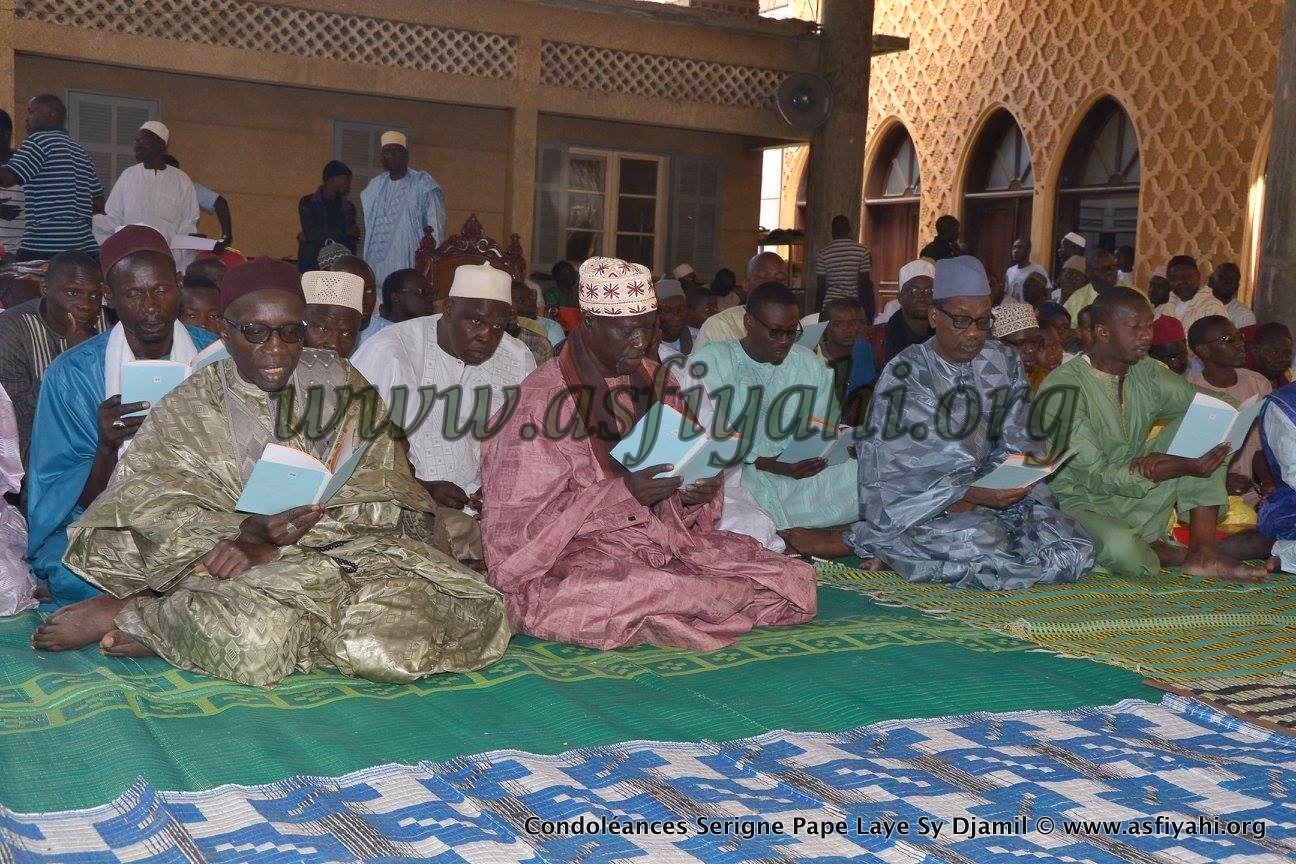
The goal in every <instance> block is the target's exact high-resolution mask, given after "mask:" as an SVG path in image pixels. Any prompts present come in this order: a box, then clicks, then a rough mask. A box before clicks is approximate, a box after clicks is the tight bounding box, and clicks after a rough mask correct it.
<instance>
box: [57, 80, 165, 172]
mask: <svg viewBox="0 0 1296 864" xmlns="http://www.w3.org/2000/svg"><path fill="white" fill-rule="evenodd" d="M67 108H68V133H69V134H70V135H71V136H72V137H73V138H75V139H76V140H77V141H78V142H80V144H81V146H82V147H84V148H85V149H86V152H87V153H89V154H90V159H91V161H92V162H94V166H95V171H96V173H98V174H99V182H100V183H102V184H103V187H104V190H105V191H110V190H111V188H112V185H113V183H115V182H117V178H118V177H119V176H120V175H121V172H123V171H125V170H126V169H127V168H129V167H130V166H131V165H134V164H135V133H137V132H138V131H139V127H140V126H142V125H144V123H145V122H147V121H149V120H156V119H157V118H158V117H159V116H160V115H161V111H160V110H159V105H158V102H157V100H156V99H137V98H134V97H130V96H113V95H109V94H106V93H90V92H87V91H84V90H69V91H68V93H67Z"/></svg>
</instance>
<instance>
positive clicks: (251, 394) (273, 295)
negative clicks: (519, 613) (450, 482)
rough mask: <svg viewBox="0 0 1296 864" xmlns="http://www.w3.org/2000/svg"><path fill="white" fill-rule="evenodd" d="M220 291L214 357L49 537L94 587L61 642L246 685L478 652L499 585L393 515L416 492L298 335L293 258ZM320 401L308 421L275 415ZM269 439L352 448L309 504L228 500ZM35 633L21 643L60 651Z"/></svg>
mask: <svg viewBox="0 0 1296 864" xmlns="http://www.w3.org/2000/svg"><path fill="white" fill-rule="evenodd" d="M285 268H286V269H285ZM243 270H251V271H252V272H251V273H240V271H243ZM231 283H233V284H234V286H235V288H234V289H231ZM222 289H223V298H224V299H225V300H226V301H228V302H226V304H225V310H224V317H225V322H224V332H223V334H222V338H223V340H224V342H225V346H226V348H227V349H228V351H229V355H230V356H229V358H227V359H223V360H219V361H216V362H214V363H212V364H210V365H208V366H206V367H204V368H203V369H201V370H200V371H199V372H197V373H195V374H194V375H193V376H192V377H191V378H189V379H188V380H187V381H185V382H184V383H183V384H181V385H180V386H178V387H177V388H176V389H175V390H173V391H171V393H169V394H168V396H167V398H166V399H165V400H164V401H163V402H161V403H160V404H159V405H157V406H155V407H154V409H153V412H152V413H151V414H150V416H149V422H148V423H147V424H145V425H144V427H143V428H142V430H141V431H140V433H139V434H138V435H137V436H136V438H135V441H134V443H133V444H132V445H131V448H130V450H129V451H127V453H126V456H125V457H124V460H123V464H122V466H121V467H122V470H121V471H119V472H118V474H117V476H116V483H115V484H114V485H113V486H112V487H110V489H109V490H108V491H106V492H105V493H104V494H103V495H101V496H100V497H99V498H98V499H97V500H96V501H95V503H94V505H92V506H91V507H90V508H89V509H88V510H87V511H86V513H85V515H84V516H83V517H82V519H81V520H80V521H79V522H78V523H77V524H76V525H75V526H74V527H73V528H72V529H71V530H70V532H69V543H68V552H67V561H68V562H69V564H70V565H71V566H72V567H74V568H75V569H76V570H77V572H79V573H83V574H85V576H86V577H87V578H88V579H90V580H91V581H93V582H94V583H95V584H97V585H99V586H100V587H102V588H103V589H104V590H105V592H107V593H105V594H103V595H101V596H100V597H97V598H94V599H93V600H90V601H86V602H85V603H83V604H80V606H81V610H80V612H79V613H78V614H80V615H81V621H82V626H81V628H80V629H79V631H78V633H77V635H78V636H79V639H78V640H77V641H79V642H80V644H81V645H86V644H91V643H93V642H98V643H99V647H100V650H101V651H103V652H104V653H105V654H109V655H113V656H127V657H142V656H149V655H153V654H156V655H158V656H160V657H162V658H163V659H165V660H167V661H169V662H170V663H172V664H174V665H176V666H180V667H182V668H185V669H189V670H193V671H197V672H201V673H203V674H206V675H212V676H215V677H219V678H226V679H229V680H232V681H237V682H239V683H242V684H248V685H253V686H260V687H268V686H271V685H273V684H275V683H277V682H278V681H279V680H281V679H282V678H283V677H284V676H286V675H288V674H289V673H291V672H293V671H299V670H301V671H304V670H307V669H310V668H312V667H314V666H318V665H331V666H335V667H337V668H338V669H339V670H340V671H341V672H343V673H344V674H347V675H351V676H355V677H362V678H369V679H371V680H378V681H386V682H407V681H412V680H414V679H416V678H420V677H422V676H424V675H429V674H432V673H434V672H440V671H451V670H456V671H469V670H473V669H477V668H479V667H481V666H483V665H485V664H487V663H490V662H492V661H494V660H495V659H496V658H498V657H499V656H500V654H501V653H502V652H503V650H504V646H505V645H506V644H507V642H508V636H509V630H508V624H507V621H506V619H505V611H504V604H503V598H502V597H501V596H500V595H499V593H498V592H496V591H495V590H494V589H492V588H490V587H488V586H486V585H484V584H482V583H481V582H480V581H479V580H478V579H477V578H475V576H474V575H473V574H472V573H471V572H469V571H468V570H467V569H465V568H463V567H462V566H460V565H459V564H457V563H456V562H454V561H452V560H450V559H449V558H447V557H445V556H443V555H441V554H439V553H437V552H436V551H435V550H433V549H432V548H431V547H429V546H426V545H425V544H423V543H420V542H417V541H414V540H410V539H406V538H404V537H403V536H402V534H401V530H400V526H401V524H402V521H403V519H402V514H405V513H424V512H426V511H428V510H430V509H431V501H430V500H429V498H428V495H427V493H426V492H425V491H424V490H423V489H422V488H421V487H420V486H419V485H418V483H417V482H416V481H415V480H414V478H413V476H412V474H411V472H410V468H409V463H408V461H407V460H406V457H405V454H404V452H403V450H402V448H401V446H400V445H399V444H398V442H397V441H395V440H394V439H393V438H392V437H391V436H390V435H387V434H381V433H380V434H378V435H377V436H376V437H374V438H373V440H372V443H370V444H368V445H363V444H362V435H363V434H364V433H363V427H362V424H361V415H362V414H363V413H365V412H367V411H369V410H371V409H372V404H373V403H372V399H371V398H366V397H365V396H363V395H359V394H363V393H364V391H366V390H368V389H369V388H368V383H367V382H366V381H365V380H364V378H363V377H362V376H361V375H360V374H359V373H358V372H357V371H356V370H355V368H354V367H352V366H351V365H350V363H348V362H347V361H346V360H344V359H342V358H340V357H338V355H337V354H336V353H335V352H333V351H323V350H317V349H312V348H306V347H304V345H303V340H304V338H305V335H306V327H305V325H304V324H303V323H302V315H303V312H304V308H305V303H304V298H303V297H302V289H301V287H300V285H299V284H298V281H297V272H296V268H294V267H292V266H290V265H286V264H284V263H283V262H281V261H269V259H257V260H254V261H251V262H248V263H247V264H243V265H241V266H239V267H236V268H234V269H232V270H230V272H229V274H228V275H227V276H226V278H225V281H224V283H223V286H222ZM290 388H291V389H290ZM370 392H371V393H372V391H370ZM348 393H349V394H356V396H355V398H350V399H346V400H343V398H342V395H343V394H348ZM312 394H315V395H314V396H313V397H312ZM321 396H322V397H323V399H324V400H325V403H326V404H325V411H324V414H323V420H324V422H322V423H311V422H306V423H304V424H294V423H291V422H287V418H284V417H281V416H280V412H281V411H283V410H285V409H286V408H289V407H290V408H291V410H292V412H293V414H292V416H293V417H294V418H301V417H302V416H303V415H304V414H305V413H307V405H308V400H309V399H311V398H314V399H319V398H320V397H321ZM335 415H339V416H335ZM330 421H332V422H330ZM294 426H295V429H294ZM281 434H282V435H286V437H281ZM270 444H276V445H278V446H279V447H281V448H284V449H289V448H291V449H292V450H296V451H298V454H297V456H298V459H299V460H300V465H301V466H302V470H303V471H309V470H310V469H309V468H308V467H306V466H307V465H309V463H310V461H311V459H315V460H318V461H319V462H320V463H323V464H324V465H327V466H328V467H329V468H330V469H331V470H337V469H338V468H339V463H341V462H343V461H344V460H346V454H349V453H354V452H356V451H357V449H358V450H359V453H360V456H359V462H358V464H357V465H356V466H355V468H354V470H353V471H351V472H350V473H349V475H345V481H344V483H343V485H342V486H341V488H340V489H338V490H336V492H334V494H332V496H331V497H329V498H328V499H327V500H326V501H321V502H320V503H315V504H306V505H303V506H298V507H290V508H288V509H285V510H283V511H282V512H278V513H273V514H271V515H248V513H247V512H237V511H236V509H235V508H236V506H237V504H236V502H238V501H239V499H240V496H241V495H242V493H243V491H244V488H245V486H246V484H247V483H248V480H249V478H250V477H251V475H252V472H253V470H254V468H255V466H256V465H257V464H258V462H259V461H260V459H261V457H262V455H263V453H265V451H266V449H267V446H268V445H270ZM360 448H362V449H360ZM291 486H292V484H291V483H290V481H289V480H288V479H283V480H281V481H280V490H282V489H284V488H285V487H287V488H291ZM298 491H299V492H301V491H304V490H298ZM306 497H307V500H309V497H310V496H309V493H307V495H306ZM298 500H300V498H299V499H298ZM245 509H255V508H252V507H246V508H245ZM74 609H76V607H69V609H68V610H67V611H68V613H69V616H70V615H71V614H72V613H73V610H74ZM48 636H49V634H45V633H42V632H40V631H38V633H37V634H36V637H35V638H34V640H33V641H34V643H35V644H36V647H38V648H49V649H57V648H69V647H71V648H74V647H80V646H79V645H77V644H75V643H74V644H70V645H69V644H61V643H56V642H55V640H53V639H51V638H47V637H48Z"/></svg>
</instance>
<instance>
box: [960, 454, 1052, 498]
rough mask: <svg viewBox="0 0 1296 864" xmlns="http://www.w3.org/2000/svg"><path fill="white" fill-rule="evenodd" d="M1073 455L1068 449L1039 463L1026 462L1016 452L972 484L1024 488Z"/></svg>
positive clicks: (989, 486) (989, 487) (984, 487)
mask: <svg viewBox="0 0 1296 864" xmlns="http://www.w3.org/2000/svg"><path fill="white" fill-rule="evenodd" d="M1074 455H1075V451H1074V450H1068V451H1066V452H1065V453H1063V454H1062V455H1061V456H1059V457H1057V458H1056V459H1054V460H1053V461H1051V462H1046V463H1043V464H1039V463H1036V462H1034V461H1031V462H1028V461H1027V460H1026V457H1025V456H1023V455H1022V454H1020V453H1018V454H1016V455H1014V456H1009V457H1008V458H1007V459H1005V460H1004V461H1003V462H1002V463H1000V465H999V466H998V467H997V468H995V469H994V470H993V471H991V472H990V473H989V474H987V475H985V476H984V477H979V478H977V481H976V482H975V483H973V484H972V485H973V486H975V487H977V488H978V489H1024V488H1026V487H1027V486H1032V485H1034V484H1036V483H1038V482H1039V481H1041V480H1043V479H1044V478H1045V477H1047V476H1049V475H1050V474H1052V473H1053V472H1054V471H1056V470H1058V469H1059V468H1061V467H1062V466H1063V465H1064V464H1066V461H1067V460H1068V459H1070V458H1071V457H1072V456H1074Z"/></svg>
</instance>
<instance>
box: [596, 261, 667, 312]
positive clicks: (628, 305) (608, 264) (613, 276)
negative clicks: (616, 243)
mask: <svg viewBox="0 0 1296 864" xmlns="http://www.w3.org/2000/svg"><path fill="white" fill-rule="evenodd" d="M579 295H580V296H579V300H580V308H582V309H584V310H585V311H586V312H593V313H594V314H595V315H609V316H610V315H644V314H646V313H648V312H654V311H656V309H657V292H656V291H654V290H653V278H652V273H650V272H649V271H648V268H647V267H645V266H643V265H642V264H631V263H630V262H629V261H622V260H621V259H620V258H590V259H589V260H588V261H586V262H585V263H584V264H582V265H581V266H580V291H579Z"/></svg>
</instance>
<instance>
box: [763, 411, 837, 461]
mask: <svg viewBox="0 0 1296 864" xmlns="http://www.w3.org/2000/svg"><path fill="white" fill-rule="evenodd" d="M827 425H828V421H826V420H824V419H823V418H822V417H811V418H810V430H811V432H813V433H814V434H812V435H810V436H809V437H808V438H794V439H792V443H790V444H788V446H787V448H786V449H785V450H784V451H783V452H782V453H780V454H779V455H778V459H777V460H776V461H778V462H783V463H786V464H788V465H795V464H796V463H798V462H804V461H805V460H807V459H825V460H827V462H828V464H829V465H840V464H841V463H843V462H845V461H846V460H847V459H849V458H851V456H850V447H851V445H852V444H854V443H855V436H854V435H852V434H851V431H852V430H851V427H849V426H838V427H837V432H836V434H833V435H830V436H829V437H827V438H825V437H824V434H823V433H824V429H825V428H827Z"/></svg>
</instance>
